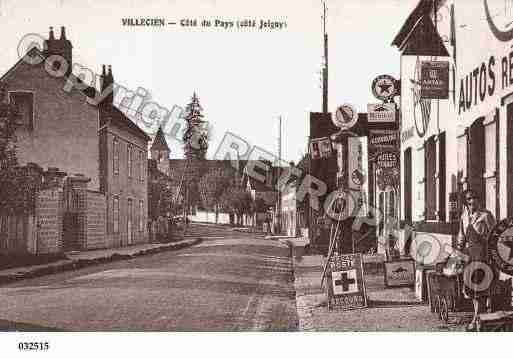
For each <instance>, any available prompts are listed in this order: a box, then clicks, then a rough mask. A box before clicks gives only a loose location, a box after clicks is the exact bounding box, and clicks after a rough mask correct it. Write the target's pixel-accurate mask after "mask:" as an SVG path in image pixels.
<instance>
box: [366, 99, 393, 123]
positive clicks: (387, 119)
mask: <svg viewBox="0 0 513 359" xmlns="http://www.w3.org/2000/svg"><path fill="white" fill-rule="evenodd" d="M395 112H396V111H395V104H394V103H377V104H374V103H370V104H368V105H367V113H368V117H367V119H368V122H369V123H394V122H395Z"/></svg>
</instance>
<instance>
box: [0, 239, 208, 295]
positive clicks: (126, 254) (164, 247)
mask: <svg viewBox="0 0 513 359" xmlns="http://www.w3.org/2000/svg"><path fill="white" fill-rule="evenodd" d="M199 242H201V238H194V239H184V240H181V241H177V242H172V243H151V244H141V245H134V246H129V247H121V248H110V249H99V250H91V251H85V252H77V253H69V254H66V257H67V259H64V260H60V261H56V262H52V263H47V264H41V265H34V266H27V267H16V268H9V269H4V270H0V285H2V284H7V283H11V282H14V281H17V280H22V279H27V278H34V277H39V276H43V275H48V274H54V273H59V272H64V271H68V270H76V269H80V268H83V267H87V266H90V265H95V264H100V263H106V262H112V261H117V260H122V259H129V258H133V257H137V256H141V255H146V254H154V253H159V252H163V251H171V250H178V249H181V248H185V247H189V246H192V245H195V244H197V243H199Z"/></svg>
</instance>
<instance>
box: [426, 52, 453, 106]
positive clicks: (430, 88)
mask: <svg viewBox="0 0 513 359" xmlns="http://www.w3.org/2000/svg"><path fill="white" fill-rule="evenodd" d="M420 71H421V80H420V97H421V98H429V99H448V98H449V62H448V61H422V64H421V70H420Z"/></svg>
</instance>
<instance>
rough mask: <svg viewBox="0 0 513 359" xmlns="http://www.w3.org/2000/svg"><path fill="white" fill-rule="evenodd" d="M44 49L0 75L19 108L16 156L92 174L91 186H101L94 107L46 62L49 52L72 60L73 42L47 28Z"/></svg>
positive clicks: (10, 98) (10, 96)
mask: <svg viewBox="0 0 513 359" xmlns="http://www.w3.org/2000/svg"><path fill="white" fill-rule="evenodd" d="M46 48H47V49H46V50H45V51H44V52H41V51H39V50H37V49H36V48H33V49H32V50H31V51H30V53H29V54H28V55H27V56H30V57H31V58H32V61H33V62H34V64H32V63H27V62H26V61H24V60H23V59H20V60H19V61H18V62H17V63H16V64H15V65H14V66H13V67H12V68H11V69H9V70H8V71H7V72H6V73H5V74H4V75H3V76H2V77H1V78H0V83H1V84H2V85H3V86H5V88H6V89H7V91H8V96H9V100H10V101H11V102H12V103H15V104H16V106H17V107H18V110H19V113H20V119H19V122H20V126H19V128H18V130H17V131H16V137H17V143H16V145H17V155H18V161H19V162H20V164H21V165H25V164H27V163H31V162H32V163H37V164H38V165H39V166H41V167H44V168H47V167H58V168H63V169H65V170H66V171H67V172H68V173H70V174H74V173H81V174H83V175H85V176H87V177H89V178H91V183H90V186H91V188H92V189H96V190H97V189H99V166H98V161H99V159H100V156H99V150H100V149H99V146H98V108H97V107H96V106H94V105H91V104H89V103H88V102H87V96H86V95H85V93H84V92H83V91H80V90H78V89H75V88H73V89H72V90H71V91H65V90H64V88H65V85H66V81H67V80H66V77H63V76H61V77H54V76H51V75H50V74H49V73H48V71H47V68H48V65H47V63H46V62H45V59H47V57H48V56H50V55H61V56H63V57H64V58H65V59H67V61H68V63H70V64H71V63H72V57H71V53H72V44H71V42H70V41H69V40H67V39H66V33H65V29H64V28H62V30H61V36H60V38H59V39H56V38H55V36H54V33H53V30H50V35H49V39H48V40H47V41H46Z"/></svg>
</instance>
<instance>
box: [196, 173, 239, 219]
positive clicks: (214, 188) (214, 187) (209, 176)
mask: <svg viewBox="0 0 513 359" xmlns="http://www.w3.org/2000/svg"><path fill="white" fill-rule="evenodd" d="M231 182H232V181H231V173H230V172H229V171H228V170H226V169H225V170H223V169H221V168H213V169H211V170H210V171H208V172H207V173H205V175H204V176H203V177H201V179H200V181H199V191H200V196H201V201H202V203H203V206H204V207H205V209H207V210H209V209H213V210H214V211H215V214H216V223H217V222H218V219H219V210H220V201H221V197H222V195H223V193H224V192H225V191H226V189H227V188H228V187H229V186H230V184H231Z"/></svg>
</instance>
